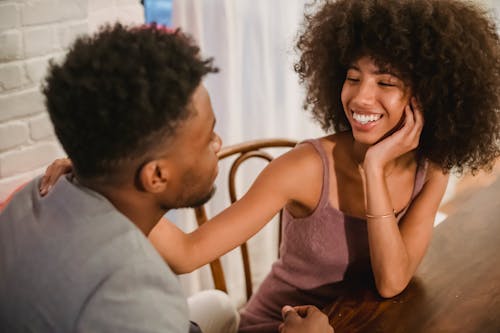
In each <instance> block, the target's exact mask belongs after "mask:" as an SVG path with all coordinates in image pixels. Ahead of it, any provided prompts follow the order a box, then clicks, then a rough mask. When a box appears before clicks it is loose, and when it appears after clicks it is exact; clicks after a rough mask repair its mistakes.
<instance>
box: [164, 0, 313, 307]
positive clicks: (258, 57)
mask: <svg viewBox="0 0 500 333" xmlns="http://www.w3.org/2000/svg"><path fill="white" fill-rule="evenodd" d="M304 4H305V0H273V1H270V0H237V1H236V0H174V3H173V24H174V26H175V27H180V28H181V29H182V30H183V31H185V32H188V33H190V34H191V35H192V36H193V37H194V38H195V39H196V41H197V42H198V44H199V45H200V47H201V50H202V53H203V55H204V56H205V57H214V58H215V64H216V65H217V67H219V69H220V73H218V74H215V75H213V74H212V75H209V76H208V77H207V79H206V81H205V85H206V87H207V89H208V91H209V92H210V95H211V98H212V105H213V107H214V112H215V114H216V117H217V125H216V130H217V132H218V133H219V134H220V136H221V137H222V139H223V142H224V145H230V144H235V143H239V142H242V141H246V140H251V139H258V138H275V137H286V138H290V139H295V140H302V139H306V138H312V137H317V136H320V135H321V134H322V132H321V130H320V128H319V126H318V125H316V124H315V123H314V122H313V121H312V120H311V119H310V116H309V114H307V113H306V112H304V111H303V110H302V107H301V106H302V103H303V97H304V93H303V90H302V88H300V87H299V84H298V78H297V76H296V74H295V73H294V71H293V62H294V60H296V59H297V54H296V52H295V51H294V42H295V40H296V37H297V32H298V29H299V26H300V23H301V22H302V19H303V13H304ZM280 153H282V151H276V152H275V154H280ZM262 166H263V165H261V164H259V163H257V162H255V163H251V165H250V166H249V167H246V168H244V169H242V170H241V171H242V173H244V174H245V176H244V177H240V178H238V181H239V183H240V185H241V186H243V187H244V188H245V187H246V186H248V185H249V184H250V183H251V180H253V179H254V177H255V175H256V173H257V172H258V171H259V170H260V169H261V168H262ZM226 177H227V167H226V165H224V164H223V165H221V168H220V174H219V177H218V180H217V186H218V188H219V190H218V191H217V194H216V196H215V197H214V199H212V201H211V202H210V205H209V210H210V211H209V216H213V215H214V214H216V213H217V212H219V211H220V210H221V209H223V208H224V207H227V205H228V204H229V201H228V195H227V193H226V192H227V190H226V189H227V185H226V184H227V182H226V180H225V178H226ZM167 217H169V218H170V219H172V220H173V221H174V222H175V223H176V224H178V225H179V226H180V227H182V228H183V229H184V230H191V229H192V228H194V227H195V225H196V223H195V221H194V214H193V212H192V211H191V210H180V211H175V212H171V213H169V214H168V216H167ZM235 223H237V221H235ZM257 244H258V245H257ZM250 252H251V254H252V269H253V272H252V273H253V274H252V275H253V278H254V281H255V284H258V283H259V282H260V281H261V280H262V278H263V277H264V276H265V275H266V273H267V272H268V270H269V268H270V265H271V263H272V262H273V261H274V260H275V259H276V255H277V223H275V222H271V223H269V224H268V225H267V226H266V227H265V228H264V229H263V230H262V231H261V232H260V233H259V234H258V235H256V236H255V237H254V238H252V240H251V242H250ZM222 261H223V266H224V272H225V274H226V280H227V282H228V289H229V294H230V296H231V297H232V298H233V300H234V301H235V303H237V304H241V303H242V302H243V301H244V290H245V289H244V277H243V272H242V268H241V259H240V254H239V250H235V251H233V252H231V253H229V254H228V255H225V256H224V257H223V258H222ZM181 282H182V284H183V287H184V288H185V291H186V293H187V294H188V295H189V294H192V293H194V292H196V291H198V290H201V289H207V288H212V287H213V284H212V279H211V275H210V270H209V268H208V266H205V267H204V268H202V269H200V270H197V271H196V272H194V273H191V274H187V275H183V276H181Z"/></svg>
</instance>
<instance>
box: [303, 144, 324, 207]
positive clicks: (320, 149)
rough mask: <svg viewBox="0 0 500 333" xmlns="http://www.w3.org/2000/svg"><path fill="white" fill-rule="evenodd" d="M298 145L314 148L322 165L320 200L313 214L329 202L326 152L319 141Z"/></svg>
mask: <svg viewBox="0 0 500 333" xmlns="http://www.w3.org/2000/svg"><path fill="white" fill-rule="evenodd" d="M300 143H309V144H311V145H312V146H313V147H314V149H315V150H316V151H317V152H318V154H319V156H320V157H321V162H322V164H323V185H322V187H321V196H320V199H319V201H318V204H317V205H316V208H315V209H314V212H313V213H312V214H314V213H315V212H316V211H318V209H319V208H322V207H324V206H325V205H326V204H328V202H329V194H330V193H329V191H330V186H329V185H330V163H329V161H328V156H327V155H326V151H325V149H324V148H323V145H322V144H321V142H320V139H308V140H304V141H301V142H300Z"/></svg>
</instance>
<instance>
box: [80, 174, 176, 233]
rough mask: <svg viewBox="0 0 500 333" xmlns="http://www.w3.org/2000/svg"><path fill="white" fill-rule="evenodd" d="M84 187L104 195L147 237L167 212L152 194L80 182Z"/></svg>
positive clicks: (125, 187)
mask: <svg viewBox="0 0 500 333" xmlns="http://www.w3.org/2000/svg"><path fill="white" fill-rule="evenodd" d="M80 183H82V185H84V186H85V187H88V188H90V189H91V190H93V191H95V192H97V193H99V194H101V195H103V196H104V197H105V198H106V199H108V200H109V202H111V204H113V206H114V207H115V208H116V209H117V210H118V211H119V212H120V213H122V214H123V215H125V216H126V217H127V218H128V219H129V220H130V221H132V223H134V224H135V225H136V226H137V227H138V228H139V229H140V230H141V231H142V232H143V233H144V235H145V236H146V237H147V236H148V235H149V233H150V232H151V230H152V229H153V228H154V226H155V225H156V224H157V223H158V221H159V220H160V218H161V217H162V216H163V215H165V213H166V212H167V211H166V210H165V209H162V208H161V207H160V206H159V205H158V204H157V203H156V202H155V200H154V199H153V198H152V197H151V194H149V193H145V192H140V191H138V190H137V189H135V188H134V187H133V186H127V185H120V186H116V185H113V186H111V185H96V184H91V183H85V182H82V181H80Z"/></svg>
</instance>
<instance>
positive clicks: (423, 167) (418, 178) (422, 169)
mask: <svg viewBox="0 0 500 333" xmlns="http://www.w3.org/2000/svg"><path fill="white" fill-rule="evenodd" d="M428 167H429V161H428V160H427V159H422V160H420V161H419V162H418V166H417V174H416V175H415V184H414V185H413V193H412V194H411V199H412V200H413V199H415V197H416V196H417V195H418V194H419V193H420V191H421V190H422V188H423V187H424V183H425V177H426V175H427V168H428Z"/></svg>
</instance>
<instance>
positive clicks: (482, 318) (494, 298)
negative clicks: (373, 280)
mask: <svg viewBox="0 0 500 333" xmlns="http://www.w3.org/2000/svg"><path fill="white" fill-rule="evenodd" d="M347 288H348V292H346V293H343V294H342V295H340V296H339V297H338V298H337V299H336V300H335V301H334V302H333V303H332V304H330V305H329V306H327V307H326V308H325V309H324V311H325V312H326V313H327V314H328V316H329V318H330V323H331V324H332V326H333V327H334V328H335V332H336V333H342V332H370V333H372V332H391V333H392V332H405V333H408V332H429V333H434V332H460V333H464V332H465V333H468V332H471V333H476V332H477V333H488V332H492V333H499V332H500V180H497V181H496V182H495V183H493V184H492V185H491V186H489V187H487V188H484V189H481V190H480V191H478V192H477V194H475V195H474V196H472V197H471V198H469V199H467V200H466V201H465V202H463V203H460V208H459V209H457V211H456V213H455V214H453V215H452V216H450V217H448V218H447V219H446V220H445V221H444V222H442V223H441V224H439V225H438V226H437V227H436V228H435V230H434V235H433V239H432V241H431V244H430V247H429V249H428V251H427V254H426V256H425V257H424V260H423V261H422V263H421V265H420V267H419V269H418V270H417V272H416V274H415V277H414V278H413V279H412V281H411V282H410V284H409V285H408V287H407V288H406V290H405V291H404V292H403V293H401V294H400V295H398V296H396V297H394V298H391V299H385V300H384V299H382V298H380V297H379V296H378V294H377V293H376V290H375V288H374V286H373V284H367V283H366V281H364V282H363V281H358V282H351V283H350V284H349V285H348V286H347Z"/></svg>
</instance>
